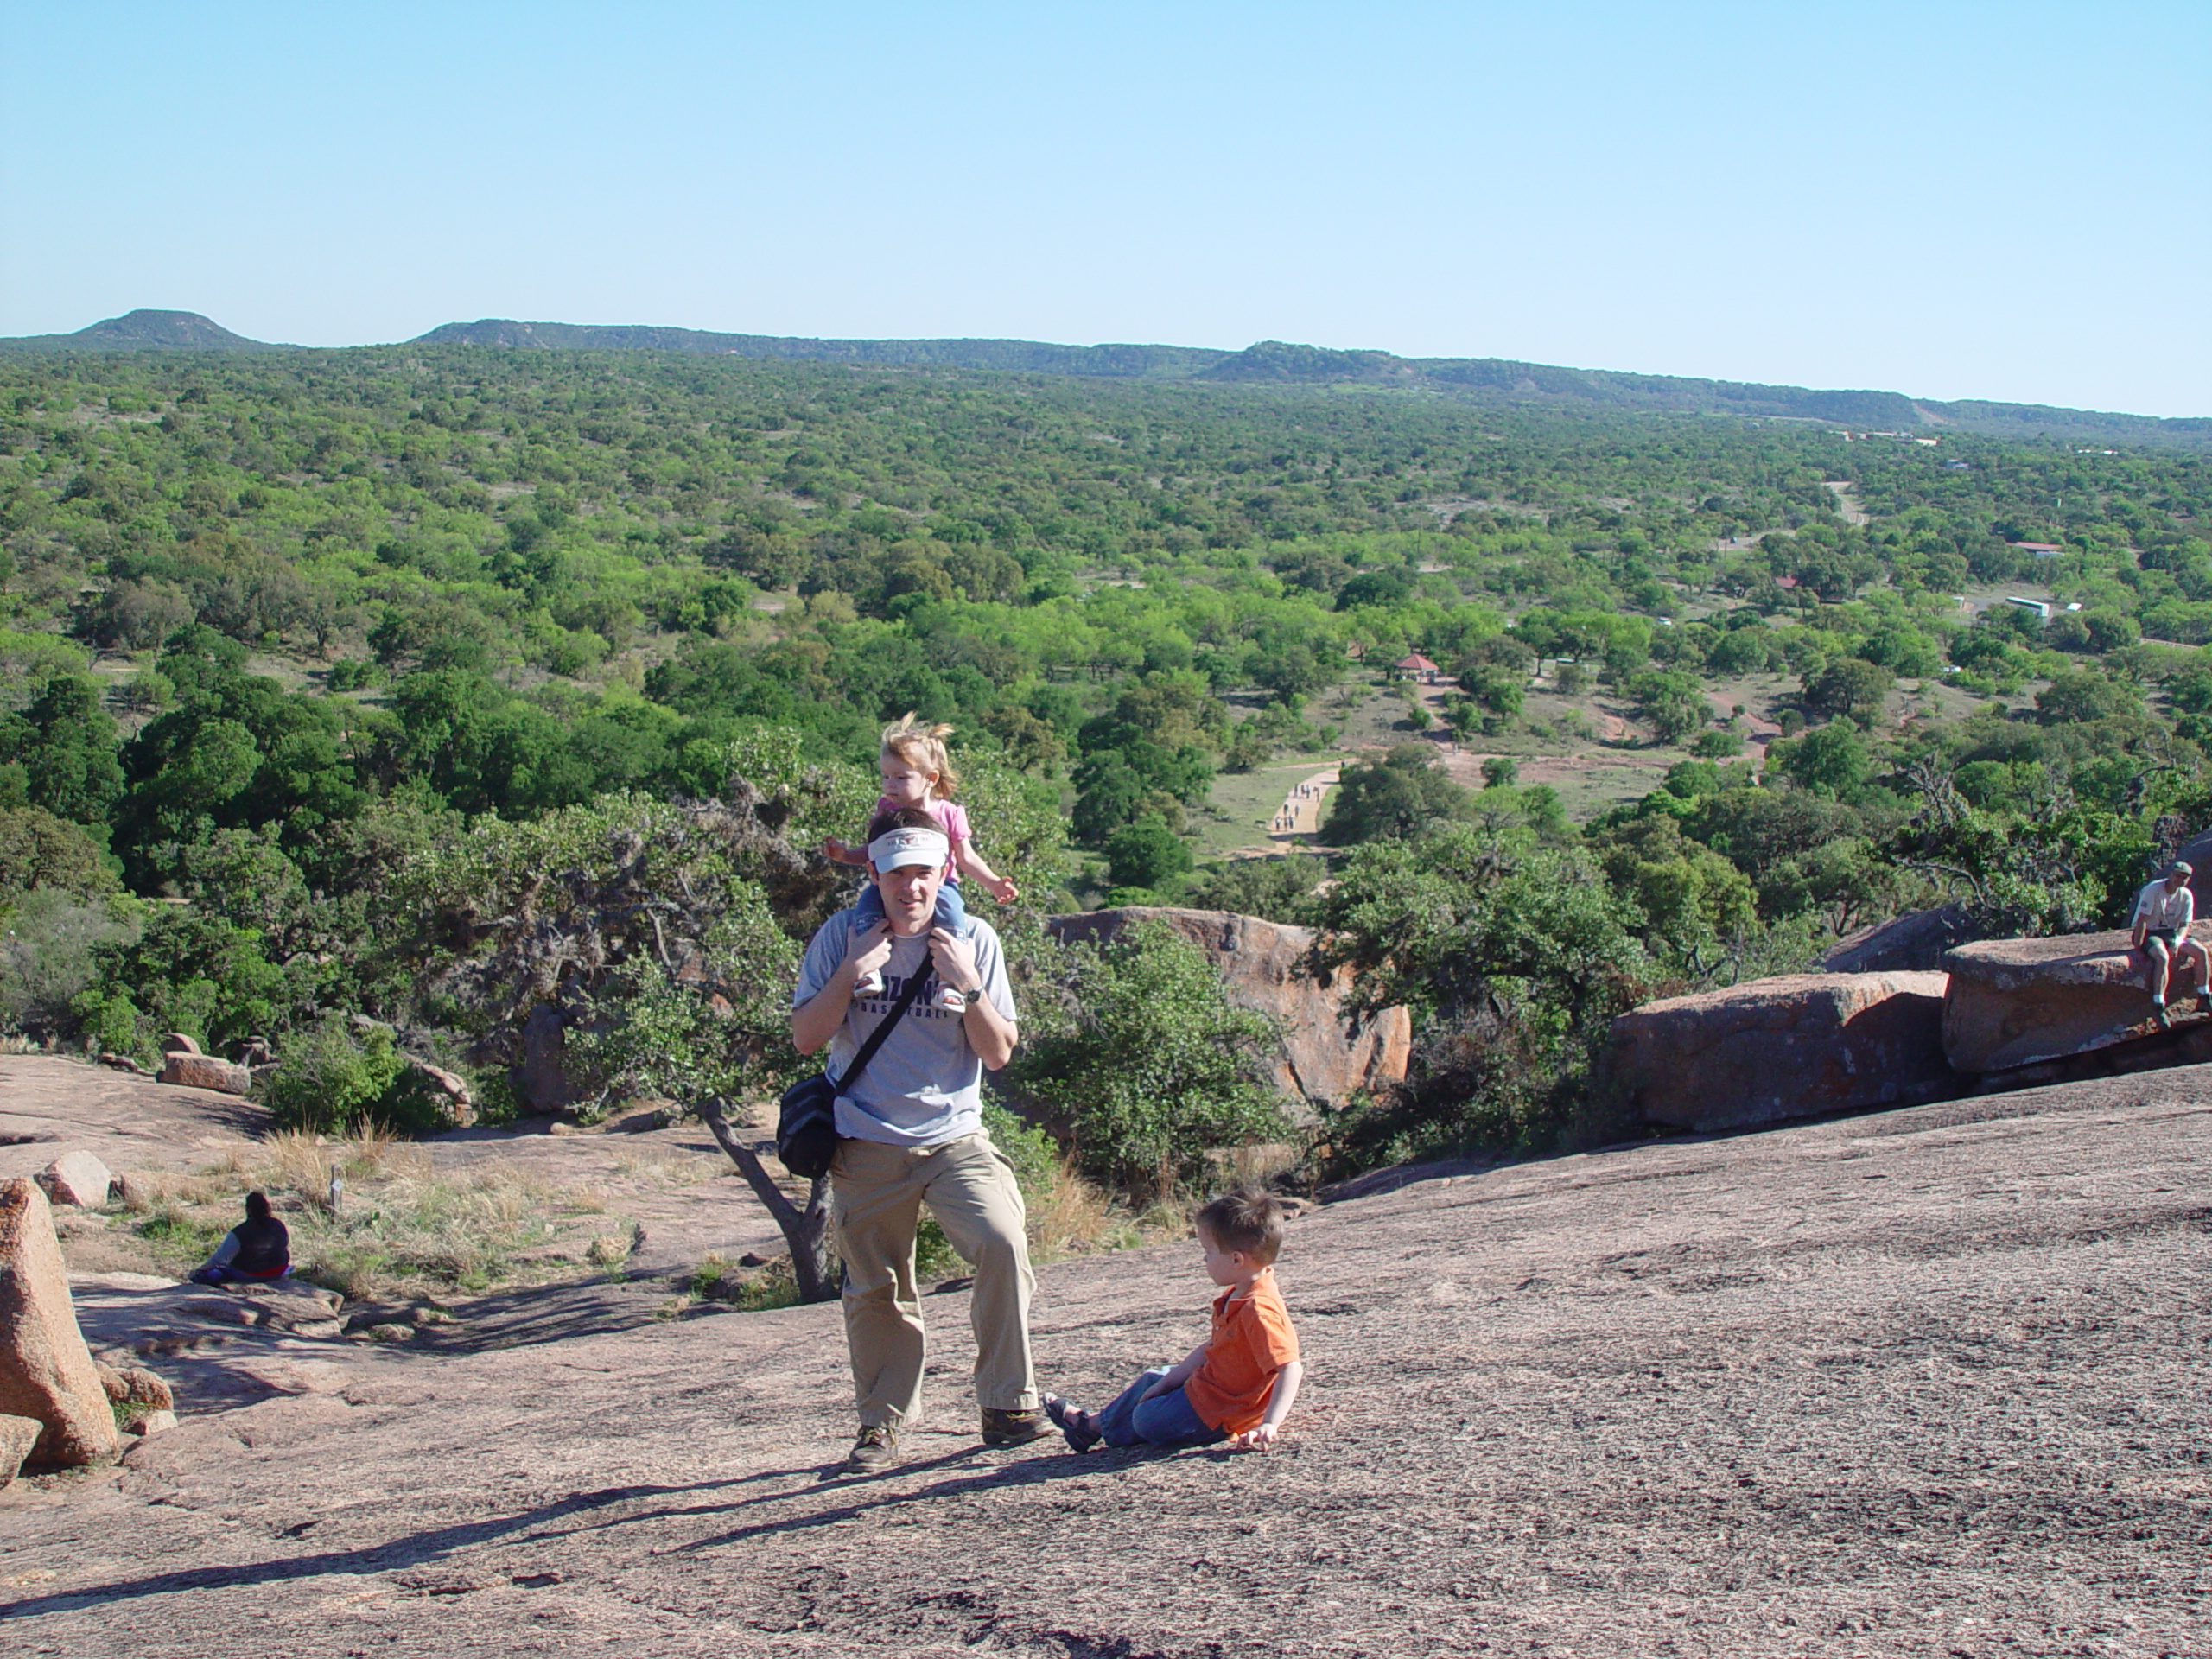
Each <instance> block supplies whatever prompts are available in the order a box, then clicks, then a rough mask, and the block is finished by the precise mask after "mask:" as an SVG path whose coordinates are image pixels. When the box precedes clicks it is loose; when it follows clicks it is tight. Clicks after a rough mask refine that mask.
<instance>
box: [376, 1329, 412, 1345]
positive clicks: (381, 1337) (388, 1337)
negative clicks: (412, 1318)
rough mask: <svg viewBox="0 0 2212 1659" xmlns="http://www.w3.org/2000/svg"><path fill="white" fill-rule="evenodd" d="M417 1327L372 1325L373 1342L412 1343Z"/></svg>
mask: <svg viewBox="0 0 2212 1659" xmlns="http://www.w3.org/2000/svg"><path fill="white" fill-rule="evenodd" d="M414 1339H415V1327H414V1326H413V1325H371V1326H370V1327H369V1340H370V1341H371V1342H411V1341H413V1340H414Z"/></svg>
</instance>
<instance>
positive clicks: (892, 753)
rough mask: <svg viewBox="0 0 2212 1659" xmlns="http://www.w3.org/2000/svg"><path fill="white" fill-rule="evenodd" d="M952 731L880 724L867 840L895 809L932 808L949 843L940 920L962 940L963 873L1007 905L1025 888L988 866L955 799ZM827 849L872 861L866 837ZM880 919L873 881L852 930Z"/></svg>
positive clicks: (914, 723)
mask: <svg viewBox="0 0 2212 1659" xmlns="http://www.w3.org/2000/svg"><path fill="white" fill-rule="evenodd" d="M951 734H952V728H951V727H950V726H935V725H931V724H930V723H929V722H928V721H918V720H916V719H915V718H914V716H913V715H912V714H908V715H902V716H901V717H900V718H899V719H898V720H896V721H893V722H892V723H891V724H890V725H888V726H887V727H885V728H883V747H882V749H881V751H880V753H878V754H877V756H876V769H877V770H878V771H879V772H881V773H882V774H883V793H882V794H880V795H879V796H877V797H876V800H875V813H874V817H873V818H872V819H871V820H870V822H869V824H868V841H874V839H875V838H876V836H878V835H879V834H880V833H881V831H882V829H883V826H884V824H885V823H886V822H887V820H888V818H889V817H890V816H891V815H892V814H893V813H894V812H899V811H901V810H906V809H908V808H914V809H918V810H921V811H924V812H926V813H928V814H929V816H930V817H931V821H932V822H933V823H935V824H936V826H937V828H938V829H939V830H941V831H942V832H943V833H944V837H945V839H946V840H947V841H949V842H951V844H952V855H951V856H950V859H949V860H947V861H946V863H945V868H944V884H943V885H942V886H941V887H938V899H937V906H938V907H937V922H938V926H940V927H942V928H944V929H945V930H946V931H949V932H950V933H952V934H953V935H954V936H956V937H965V935H966V933H967V931H968V906H967V905H966V903H965V902H964V901H963V899H962V898H961V896H960V878H961V876H962V875H963V874H968V875H972V876H974V877H975V878H976V883H977V885H979V886H980V887H982V889H983V890H984V891H985V892H986V893H989V894H990V895H991V897H992V898H994V899H997V900H998V901H999V903H1001V904H1002V905H1010V904H1012V903H1013V902H1014V900H1015V899H1018V898H1020V896H1021V889H1020V887H1016V886H1015V885H1014V883H1013V882H1012V881H1010V880H1007V878H1006V877H1005V876H1002V875H1001V874H999V873H998V872H997V871H996V870H995V869H993V868H991V867H990V866H989V865H988V864H987V863H985V862H984V861H983V855H982V854H981V853H979V852H977V851H976V841H975V837H974V836H973V835H971V834H970V833H969V828H968V809H967V808H966V807H964V806H962V805H961V804H959V803H958V802H957V801H955V800H954V799H953V798H952V795H953V791H955V790H957V789H958V788H959V787H960V774H959V773H958V772H955V771H954V770H953V769H952V758H951V756H950V754H949V753H947V752H946V749H945V747H944V740H945V739H946V738H948V737H950V735H951ZM822 853H823V857H825V858H828V859H830V860H833V861H836V863H839V864H851V865H855V866H858V865H861V864H865V863H866V862H867V861H868V847H867V843H866V842H863V843H861V845H860V846H857V847H855V846H854V845H853V844H852V843H851V842H844V841H840V840H838V839H837V837H836V836H829V837H828V838H827V839H826V840H824V841H823V843H822ZM882 919H883V900H882V899H880V898H879V897H878V896H877V894H876V891H875V887H874V883H873V882H871V883H870V884H869V885H868V887H864V888H862V889H861V896H860V903H859V904H858V905H856V906H854V909H853V930H854V931H855V932H859V931H861V930H862V929H865V928H870V927H874V925H876V924H877V923H879V922H880V921H881V920H882ZM882 988H883V982H882V981H881V980H880V979H879V980H876V981H875V982H874V983H872V984H867V985H862V986H861V987H860V993H861V995H863V996H874V995H875V994H876V993H877V992H879V991H880V990H881V989H882Z"/></svg>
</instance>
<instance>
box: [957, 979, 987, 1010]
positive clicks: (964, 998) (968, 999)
mask: <svg viewBox="0 0 2212 1659" xmlns="http://www.w3.org/2000/svg"><path fill="white" fill-rule="evenodd" d="M959 996H960V1001H961V1004H962V1007H961V1010H960V1011H961V1012H962V1013H963V1014H965V1013H966V1012H967V1011H968V1010H969V1008H972V1007H975V1006H976V1003H978V1002H980V1001H982V998H983V988H982V986H980V985H978V986H976V988H975V989H974V990H972V991H962V992H961V993H959Z"/></svg>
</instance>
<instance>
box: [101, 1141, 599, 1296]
mask: <svg viewBox="0 0 2212 1659" xmlns="http://www.w3.org/2000/svg"><path fill="white" fill-rule="evenodd" d="M333 1170H336V1171H337V1172H338V1173H340V1175H342V1176H343V1177H344V1178H345V1182H346V1190H345V1194H344V1198H343V1199H342V1201H341V1202H340V1205H339V1208H338V1211H337V1213H335V1214H333V1213H331V1211H330V1210H329V1208H328V1198H329V1183H330V1176H331V1173H332V1171H333ZM256 1190H258V1191H262V1192H267V1193H268V1194H269V1196H270V1200H271V1202H272V1203H274V1204H275V1205H276V1207H277V1210H278V1211H279V1212H280V1213H281V1214H282V1215H283V1217H284V1221H285V1224H286V1226H287V1227H289V1229H290V1230H291V1234H292V1257H293V1261H294V1262H295V1263H296V1269H295V1270H296V1272H298V1273H299V1274H300V1275H301V1276H302V1278H306V1279H309V1280H312V1281H315V1282H317V1283H320V1284H323V1285H327V1286H328V1287H330V1288H332V1289H334V1290H336V1291H340V1292H341V1293H342V1294H345V1295H346V1296H347V1297H350V1298H353V1299H356V1300H359V1299H363V1298H369V1297H378V1298H397V1297H410V1296H417V1295H421V1294H425V1293H428V1292H434V1291H438V1290H450V1289H458V1290H465V1291H480V1290H486V1289H489V1288H491V1287H493V1286H494V1285H500V1284H511V1283H515V1282H518V1281H526V1280H531V1279H544V1278H549V1277H552V1276H555V1275H556V1274H560V1273H561V1272H562V1271H563V1268H564V1267H570V1266H571V1264H572V1263H573V1260H574V1257H573V1255H569V1253H568V1252H565V1251H563V1250H561V1249H558V1248H553V1249H548V1248H546V1247H548V1246H555V1247H557V1246H558V1245H559V1244H560V1243H562V1242H563V1240H565V1239H575V1240H576V1243H577V1244H578V1245H580V1246H582V1248H583V1251H584V1252H588V1254H589V1255H590V1259H591V1260H592V1261H593V1262H594V1264H595V1265H600V1266H606V1265H607V1264H608V1262H610V1261H617V1262H619V1261H626V1260H627V1259H628V1257H629V1255H630V1253H631V1251H632V1248H633V1243H634V1233H632V1234H627V1235H625V1234H616V1233H611V1232H608V1231H607V1226H606V1223H607V1220H608V1219H609V1218H610V1217H609V1216H608V1213H607V1212H608V1207H609V1206H608V1199H607V1193H606V1192H604V1191H603V1190H601V1189H599V1188H596V1187H593V1188H587V1189H582V1190H576V1191H571V1190H570V1189H568V1188H565V1187H558V1186H555V1185H551V1184H550V1183H549V1182H547V1181H546V1180H545V1179H543V1178H542V1177H540V1176H538V1175H537V1174H535V1173H532V1172H531V1171H529V1170H526V1169H524V1168H520V1167H518V1166H514V1165H512V1164H506V1163H502V1162H499V1161H495V1160H484V1161H481V1162H478V1163H474V1164H470V1165H467V1166H464V1167H461V1168H458V1169H454V1170H449V1171H445V1172H441V1171H439V1170H438V1169H436V1167H435V1165H434V1164H433V1162H432V1157H431V1153H430V1149H429V1147H424V1146H422V1145H419V1144H417V1143H415V1142H412V1141H400V1140H397V1139H396V1138H395V1137H394V1136H392V1135H391V1134H389V1133H388V1132H386V1131H385V1130H382V1129H380V1128H376V1127H374V1126H373V1125H365V1126H362V1127H359V1128H355V1129H354V1130H353V1131H351V1132H350V1133H348V1134H346V1135H341V1136H337V1137H318V1136H316V1135H309V1134H301V1133H296V1132H288V1133H283V1134H278V1135H271V1136H270V1137H269V1138H268V1139H267V1140H266V1141H260V1142H257V1143H254V1144H251V1145H245V1146H240V1147H234V1148H232V1149H231V1150H230V1151H228V1152H227V1153H226V1154H225V1155H224V1156H223V1158H222V1159H221V1160H219V1162H217V1163H215V1164H213V1165H212V1166H208V1167H207V1168H205V1169H201V1170H199V1171H195V1172H194V1173H190V1174H181V1173H173V1172H168V1171H154V1172H149V1173H143V1174H133V1175H132V1176H130V1178H129V1179H127V1180H126V1181H125V1183H124V1198H123V1200H122V1203H121V1205H119V1206H118V1209H119V1211H120V1216H121V1217H123V1218H125V1219H128V1220H130V1221H133V1222H135V1225H129V1226H116V1227H111V1228H109V1229H108V1230H106V1233H105V1236H103V1237H102V1238H101V1239H100V1240H99V1242H98V1243H92V1242H91V1241H89V1240H88V1241H86V1243H84V1244H83V1245H82V1246H81V1247H79V1246H77V1245H73V1246H72V1249H71V1253H70V1260H71V1262H72V1264H73V1265H74V1266H77V1267H78V1268H79V1270H81V1271H97V1270H101V1269H107V1270H116V1269H124V1270H129V1271H135V1272H142V1273H164V1274H170V1275H172V1276H174V1277H182V1276H183V1275H184V1274H187V1273H188V1272H190V1271H191V1269H192V1268H194V1267H196V1266H198V1265H199V1263H200V1262H201V1261H203V1260H205V1259H206V1257H207V1254H208V1252H209V1251H211V1250H212V1249H214V1247H215V1245H216V1243H218V1242H219V1240H220V1239H221V1238H222V1236H223V1235H224V1234H225V1233H226V1231H228V1230H230V1229H231V1228H232V1226H234V1225H236V1224H237V1223H238V1219H239V1217H241V1215H242V1214H243V1213H244V1209H243V1199H244V1197H245V1194H246V1193H247V1192H252V1191H256ZM587 1228H588V1232H587ZM586 1237H588V1238H589V1239H590V1243H588V1244H586V1243H584V1240H585V1238H586ZM618 1251H619V1254H613V1255H610V1253H611V1252H618ZM94 1257H98V1258H99V1259H98V1260H97V1261H95V1260H94V1259H93V1258H94ZM564 1257H566V1258H567V1259H566V1260H565V1261H564V1260H563V1258H564Z"/></svg>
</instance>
